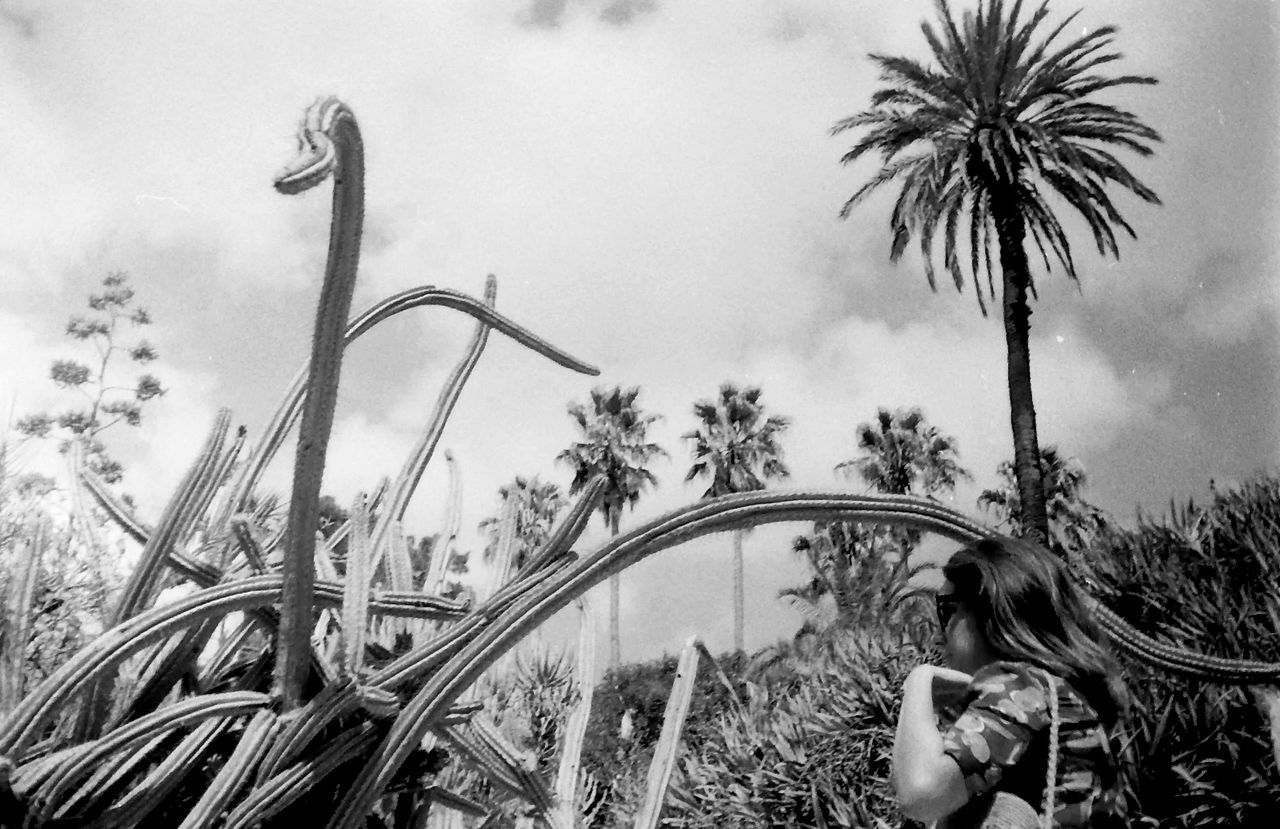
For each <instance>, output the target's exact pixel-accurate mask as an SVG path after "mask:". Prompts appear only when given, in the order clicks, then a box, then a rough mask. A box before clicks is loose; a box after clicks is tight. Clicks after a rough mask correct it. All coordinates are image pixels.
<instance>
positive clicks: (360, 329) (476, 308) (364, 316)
mask: <svg viewBox="0 0 1280 829" xmlns="http://www.w3.org/2000/svg"><path fill="white" fill-rule="evenodd" d="M434 306H440V307H444V308H449V309H452V310H455V311H461V312H463V313H464V314H468V315H470V316H472V317H474V318H475V319H477V320H479V321H480V322H482V323H484V324H485V325H486V326H488V327H489V328H492V329H494V330H496V331H499V332H501V333H502V334H505V335H506V336H508V337H510V338H511V339H513V340H515V341H516V342H517V343H519V344H520V345H523V346H525V347H526V348H528V349H530V350H532V351H534V352H536V353H538V354H541V355H542V356H544V357H546V358H547V359H549V360H551V361H552V362H553V363H555V364H557V365H560V366H563V367H565V368H567V369H569V370H570V371H575V372H578V373H579V374H586V375H589V376H593V377H594V376H596V375H598V374H599V373H600V370H599V369H598V368H596V367H595V366H593V365H591V364H590V363H586V362H583V361H582V360H579V359H577V358H576V357H574V356H573V355H571V354H569V353H568V352H565V351H561V350H560V349H558V348H556V347H555V346H553V345H551V344H550V343H549V342H547V341H546V340H544V339H542V338H541V337H539V336H538V335H537V334H534V333H533V332H532V331H530V330H529V329H527V328H525V327H524V326H522V325H520V324H519V323H517V322H515V321H513V320H511V319H508V318H507V317H505V316H503V315H502V314H500V313H498V312H497V311H494V310H493V309H491V308H488V307H486V306H485V304H484V303H483V302H481V301H480V300H477V299H475V298H474V297H471V296H469V295H467V294H464V293H462V292H461V291H455V290H453V289H451V288H436V287H434V286H432V285H424V286H422V287H419V288H410V289H409V290H406V291H402V292H400V293H398V294H395V295H393V296H390V297H388V298H387V299H384V300H383V301H382V302H379V303H377V304H376V305H373V306H371V307H370V308H368V309H367V310H365V311H364V312H363V313H361V314H360V315H359V316H357V317H355V318H353V319H352V320H351V323H350V325H348V326H347V332H346V339H345V343H346V345H350V344H351V343H352V342H353V341H355V340H356V339H357V338H359V337H360V336H361V335H362V334H364V333H366V332H367V331H369V330H370V329H371V328H373V327H374V325H376V324H378V323H381V322H383V321H384V320H387V319H390V318H391V317H393V316H395V315H396V314H399V313H402V312H404V311H408V310H410V309H413V308H426V307H434ZM307 371H308V369H307V367H304V368H303V369H302V370H301V371H299V372H298V374H297V375H295V377H294V379H293V382H292V383H290V385H289V389H288V390H287V391H286V392H285V395H284V399H283V400H281V402H280V404H279V405H278V406H277V407H276V411H275V414H274V415H273V416H272V418H271V421H270V422H269V423H268V424H267V427H266V429H264V430H263V433H262V435H260V436H259V438H258V442H257V443H256V444H255V445H254V448H253V451H252V452H250V453H249V459H248V461H247V463H246V464H245V469H244V472H243V473H241V476H240V478H239V480H238V481H237V483H236V487H235V490H234V491H233V494H232V500H231V504H232V505H233V509H234V510H243V509H244V508H245V507H246V505H247V504H248V502H249V496H250V495H251V494H252V493H253V490H254V488H255V487H256V486H257V484H258V480H259V479H260V478H261V477H262V473H263V472H264V471H265V470H266V468H267V464H269V463H270V462H271V459H272V458H274V457H275V454H276V452H277V451H278V450H279V448H280V445H281V444H282V443H283V442H284V437H285V435H286V434H288V432H289V429H290V427H291V426H292V425H293V424H294V422H295V421H296V420H297V418H298V413H299V412H300V411H301V410H302V400H303V397H304V396H305V395H306V391H307Z"/></svg>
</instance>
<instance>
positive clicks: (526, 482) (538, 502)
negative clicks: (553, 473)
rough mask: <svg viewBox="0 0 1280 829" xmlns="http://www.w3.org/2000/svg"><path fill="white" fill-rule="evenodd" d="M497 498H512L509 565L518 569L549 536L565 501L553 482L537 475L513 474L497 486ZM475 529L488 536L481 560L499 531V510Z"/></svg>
mask: <svg viewBox="0 0 1280 829" xmlns="http://www.w3.org/2000/svg"><path fill="white" fill-rule="evenodd" d="M498 498H499V501H500V503H501V504H503V505H505V504H506V502H507V499H515V527H514V533H515V542H516V549H515V553H514V555H513V556H512V561H511V566H512V567H513V568H514V569H515V572H517V573H518V572H520V571H521V570H523V569H524V564H525V561H526V560H527V559H528V558H529V556H530V555H532V554H533V553H535V552H537V550H538V548H540V547H541V546H542V545H543V544H545V543H546V542H547V540H548V539H549V538H550V537H551V530H552V527H553V526H554V525H555V521H556V516H557V515H559V513H560V510H561V509H563V508H564V507H565V506H566V505H567V504H568V503H569V501H568V499H567V498H565V497H564V495H563V494H562V493H561V492H560V487H559V486H558V485H557V484H554V483H552V482H550V481H542V480H540V479H539V478H538V476H537V475H534V476H533V477H532V478H525V477H523V476H520V475H517V476H516V477H515V480H513V481H512V482H511V483H509V484H506V485H504V486H500V487H498ZM478 529H479V530H480V531H481V532H483V533H485V534H486V535H488V536H489V543H488V545H487V546H486V547H485V550H484V553H483V558H484V560H485V561H489V560H490V558H492V556H493V553H494V551H495V550H496V549H497V546H498V539H499V537H500V536H501V534H502V510H501V509H500V510H499V511H498V514H497V515H493V516H490V517H488V518H485V519H484V520H482V521H481V522H480V525H479V527H478Z"/></svg>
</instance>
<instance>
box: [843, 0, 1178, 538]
mask: <svg viewBox="0 0 1280 829" xmlns="http://www.w3.org/2000/svg"><path fill="white" fill-rule="evenodd" d="M936 3H937V7H938V18H939V26H940V31H935V30H934V28H933V27H932V26H930V25H929V24H925V25H924V26H923V29H924V35H925V39H926V40H927V41H928V43H929V48H930V50H931V51H932V53H933V57H934V60H935V61H936V62H937V66H936V67H935V66H928V65H925V64H923V63H920V62H918V61H915V60H911V59H908V58H902V57H888V56H883V55H871V59H872V60H874V61H875V62H876V63H877V64H879V66H880V70H881V79H882V80H883V81H884V82H885V83H886V84H888V86H886V87H885V88H882V89H880V90H878V91H876V92H875V93H874V94H873V95H872V96H871V108H870V109H867V110H865V111H863V112H860V113H858V114H857V115H854V116H852V117H849V118H846V119H844V120H842V121H840V122H838V123H837V124H836V125H835V126H834V127H833V128H832V134H833V135H835V134H839V133H843V132H845V131H846V130H851V129H860V128H867V129H866V132H865V133H864V134H863V135H862V137H861V139H860V140H859V141H858V142H857V143H856V144H854V146H853V147H852V148H851V149H850V150H849V151H848V152H847V153H845V155H844V157H843V158H842V159H841V161H842V163H844V164H849V163H851V162H853V161H856V160H857V159H858V158H860V157H861V156H862V155H864V154H865V153H867V152H870V151H876V152H878V153H879V154H880V156H881V157H882V159H883V162H884V166H883V167H882V168H881V169H880V171H879V172H878V173H877V174H876V175H875V176H874V177H872V178H871V180H870V181H868V182H867V183H866V184H864V185H863V186H862V187H861V188H860V189H858V190H857V191H856V192H855V193H854V194H853V196H852V197H851V198H850V199H849V200H848V201H847V202H845V204H844V207H843V208H842V210H841V211H840V215H841V216H842V217H846V218H847V217H848V216H849V214H850V212H851V211H852V209H853V207H854V206H855V205H856V204H857V203H858V202H859V201H861V200H862V199H863V198H864V197H865V196H866V195H867V194H868V193H870V192H871V191H873V190H875V189H876V188H878V187H880V186H882V185H885V184H889V183H891V182H899V183H900V184H901V189H900V191H899V193H898V198H897V201H896V203H895V204H894V208H893V215H892V218H891V219H890V224H891V228H892V231H893V244H892V247H891V249H890V258H891V259H893V260H894V261H897V259H898V258H899V257H900V256H901V255H902V252H903V250H905V248H906V246H907V244H908V243H909V242H910V241H911V237H912V235H913V234H914V235H916V236H918V238H919V240H920V250H921V253H922V255H923V258H924V265H925V277H926V278H927V279H928V281H929V285H930V287H933V288H935V289H936V283H935V280H934V270H933V261H932V260H933V256H932V252H933V239H934V235H935V233H936V232H938V231H939V230H941V231H942V235H943V240H944V248H945V253H944V263H945V267H946V269H947V271H948V272H949V273H950V274H951V277H952V279H953V280H954V281H955V284H956V288H957V289H960V288H962V286H963V285H964V282H965V277H966V267H965V266H964V265H962V264H961V255H960V253H959V252H957V238H958V237H960V236H961V235H962V228H965V227H967V229H968V234H967V236H968V240H967V242H968V246H969V257H968V259H969V262H968V267H967V273H968V275H969V277H970V278H972V280H973V284H974V288H975V291H976V293H977V297H978V303H979V306H980V307H981V309H982V313H983V315H984V316H985V315H986V312H987V306H986V299H985V298H984V285H983V281H982V280H981V278H980V277H979V270H980V269H982V266H984V265H985V270H986V275H987V279H986V285H985V292H986V296H987V297H990V298H991V300H992V301H994V300H995V296H996V291H995V280H994V277H993V275H992V269H993V262H992V260H993V257H994V256H995V255H996V254H993V253H992V249H991V246H992V239H993V237H994V239H995V241H996V242H997V243H998V245H999V253H998V255H999V264H1000V272H1001V279H1002V285H1001V298H1002V304H1003V316H1004V329H1005V341H1006V346H1007V350H1008V385H1009V407H1010V422H1011V425H1012V428H1013V443H1014V469H1015V471H1016V473H1017V479H1018V489H1019V494H1020V497H1021V499H1022V503H1023V505H1024V507H1023V509H1024V512H1025V517H1026V521H1025V522H1024V526H1025V527H1026V529H1027V530H1028V531H1030V532H1032V533H1034V534H1037V535H1040V536H1041V537H1045V538H1047V535H1048V518H1047V516H1046V513H1045V505H1044V499H1043V493H1042V486H1041V483H1040V469H1039V464H1038V463H1037V459H1038V457H1039V443H1038V438H1037V435H1036V417H1035V407H1034V405H1033V400H1032V395H1031V360H1030V347H1029V341H1028V333H1029V331H1030V327H1031V326H1030V317H1031V309H1030V307H1029V306H1028V304H1027V292H1028V291H1031V293H1032V295H1033V296H1034V294H1035V284H1034V282H1033V280H1032V276H1031V269H1030V267H1029V265H1028V261H1027V252H1026V243H1027V237H1028V236H1030V238H1031V241H1033V242H1034V243H1035V246H1036V248H1037V250H1038V251H1039V253H1040V256H1041V259H1042V260H1043V261H1044V265H1045V269H1046V270H1049V269H1050V259H1054V260H1057V261H1058V262H1059V263H1060V264H1061V266H1062V268H1063V270H1064V272H1065V273H1066V275H1067V276H1068V277H1069V278H1071V279H1072V280H1076V279H1077V276H1076V268H1075V263H1074V260H1073V259H1072V255H1071V247H1070V244H1069V243H1068V241H1067V235H1066V231H1065V229H1064V228H1063V226H1062V224H1061V223H1060V222H1059V220H1058V217H1057V216H1056V215H1055V213H1054V208H1055V207H1057V205H1054V204H1051V203H1050V201H1049V197H1050V195H1051V194H1052V195H1056V196H1057V197H1058V198H1060V199H1061V200H1062V202H1064V203H1065V204H1066V205H1067V206H1069V207H1070V208H1072V209H1073V210H1074V211H1076V212H1077V213H1079V214H1080V215H1081V216H1082V217H1083V218H1084V220H1085V222H1086V223H1087V224H1088V226H1089V229H1090V230H1091V231H1092V234H1093V238H1094V241H1095V242H1096V244H1097V247H1098V252H1099V253H1100V254H1102V255H1104V256H1105V255H1107V254H1111V255H1113V256H1117V257H1118V256H1119V247H1118V245H1117V241H1116V232H1115V228H1116V226H1119V227H1120V228H1123V229H1124V230H1125V231H1126V232H1128V233H1129V235H1130V236H1134V235H1135V234H1134V231H1133V228H1131V227H1130V226H1129V224H1128V223H1127V222H1125V220H1124V218H1123V217H1122V216H1121V215H1120V212H1119V211H1118V210H1117V209H1116V206H1115V205H1114V204H1113V203H1112V202H1111V199H1110V198H1109V197H1108V195H1107V193H1106V188H1107V186H1108V185H1112V184H1114V185H1118V186H1120V187H1122V188H1124V189H1127V190H1129V191H1131V192H1133V193H1134V194H1136V195H1137V196H1138V197H1139V198H1141V199H1142V200H1144V201H1147V202H1151V203H1159V199H1158V198H1157V196H1156V194H1155V193H1154V192H1153V191H1152V190H1151V189H1149V188H1148V187H1146V186H1145V185H1144V184H1142V182H1140V181H1138V179H1137V178H1135V177H1134V176H1133V175H1132V174H1131V173H1130V172H1129V171H1128V170H1127V169H1126V168H1125V167H1124V165H1122V164H1121V163H1120V161H1119V160H1118V159H1117V158H1116V157H1115V155H1113V154H1112V150H1113V149H1115V148H1122V149H1129V150H1133V151H1134V152H1137V153H1138V154H1139V155H1143V156H1146V155H1150V154H1151V152H1152V150H1151V147H1150V144H1151V143H1152V142H1156V141H1159V140H1160V136H1159V135H1158V134H1157V133H1156V131H1155V130H1153V129H1151V128H1150V127H1148V126H1146V125H1145V124H1143V123H1142V122H1141V121H1140V120H1138V118H1137V117H1136V116H1134V115H1133V114H1131V113H1128V112H1125V111H1123V110H1120V109H1117V108H1115V107H1113V106H1110V105H1107V104H1101V103H1097V102H1096V101H1094V100H1092V96H1093V95H1094V94H1095V93H1098V92H1102V91H1104V90H1108V89H1112V88H1115V87H1121V86H1127V85H1132V84H1152V83H1155V79H1154V78H1149V77H1144V76H1139V75H1118V76H1105V75H1101V74H1098V72H1097V70H1098V68H1099V67H1101V66H1103V65H1104V64H1107V63H1110V62H1112V61H1115V60H1118V59H1119V57H1120V55H1119V54H1118V53H1116V52H1114V51H1111V45H1112V35H1114V34H1115V28H1114V27H1111V26H1103V27H1101V28H1097V29H1093V30H1092V31H1086V32H1084V33H1083V34H1081V35H1079V36H1077V37H1071V36H1067V38H1064V39H1063V40H1059V36H1060V35H1062V34H1063V32H1064V31H1065V30H1066V29H1067V27H1068V26H1069V25H1070V24H1071V22H1072V21H1073V20H1074V19H1075V17H1076V14H1072V15H1070V16H1069V17H1067V18H1066V19H1065V20H1064V21H1062V22H1061V23H1058V24H1057V25H1055V26H1053V27H1051V28H1049V30H1048V33H1047V34H1046V35H1044V36H1043V37H1037V34H1038V32H1039V31H1040V28H1039V27H1040V25H1041V23H1042V22H1043V21H1044V19H1045V17H1046V16H1047V14H1048V5H1049V4H1048V2H1047V0H1046V2H1044V3H1042V4H1041V5H1040V6H1039V7H1038V8H1037V9H1036V11H1035V12H1034V13H1032V14H1031V16H1030V18H1029V19H1027V20H1025V21H1022V20H1020V19H1019V18H1020V12H1021V10H1022V0H1015V2H1014V3H1013V5H1012V8H1011V9H1010V10H1009V11H1008V13H1007V14H1006V12H1005V4H1004V3H1003V2H1002V0H979V2H978V8H977V11H976V13H975V12H965V14H964V16H963V18H962V19H961V20H960V21H959V22H957V20H956V18H955V17H954V16H953V15H952V13H951V8H950V5H949V4H948V3H947V2H946V0H936ZM1077 14H1078V12H1077Z"/></svg>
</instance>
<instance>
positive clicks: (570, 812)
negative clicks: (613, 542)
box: [556, 596, 596, 827]
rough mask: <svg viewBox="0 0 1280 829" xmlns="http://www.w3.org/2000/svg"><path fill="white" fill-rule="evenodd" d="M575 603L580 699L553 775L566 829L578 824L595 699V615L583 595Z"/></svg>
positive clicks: (561, 818)
mask: <svg viewBox="0 0 1280 829" xmlns="http://www.w3.org/2000/svg"><path fill="white" fill-rule="evenodd" d="M576 604H577V605H578V614H579V619H578V659H577V662H576V663H575V664H574V667H573V673H574V676H575V678H576V680H577V684H578V696H579V699H578V704H577V705H576V706H574V709H573V711H572V712H571V713H570V714H569V719H568V720H567V721H566V723H565V727H564V746H563V748H562V749H561V752H560V767H559V769H558V770H557V773H556V800H557V801H558V803H559V809H558V811H559V822H560V824H561V825H563V826H566V827H573V826H576V825H577V823H578V821H577V809H578V773H579V770H580V769H581V767H582V746H583V743H585V742H586V738H587V724H588V723H589V722H590V720H591V703H592V701H593V700H594V698H595V679H594V677H595V668H596V665H595V663H596V625H595V615H594V614H593V613H592V612H591V604H590V602H588V601H587V597H586V596H579V597H578V600H577V602H576Z"/></svg>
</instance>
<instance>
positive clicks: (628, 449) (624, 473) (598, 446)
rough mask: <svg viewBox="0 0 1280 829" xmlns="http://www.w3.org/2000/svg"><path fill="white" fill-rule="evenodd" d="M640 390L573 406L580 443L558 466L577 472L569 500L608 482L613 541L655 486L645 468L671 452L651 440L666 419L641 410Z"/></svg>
mask: <svg viewBox="0 0 1280 829" xmlns="http://www.w3.org/2000/svg"><path fill="white" fill-rule="evenodd" d="M639 394H640V389H639V388H637V387H632V388H629V389H625V390H624V389H622V387H620V386H614V387H613V388H611V389H606V388H604V387H596V388H594V389H592V390H591V404H590V406H585V405H583V404H582V403H579V402H577V401H573V402H571V403H570V404H569V417H571V418H573V421H574V423H576V424H577V425H578V431H579V433H580V436H581V438H582V439H581V440H579V441H576V442H574V443H572V444H570V445H569V448H568V449H566V450H564V451H563V452H561V453H560V454H559V455H557V456H556V460H558V461H561V462H563V463H567V464H569V465H570V466H572V467H573V481H572V483H570V484H569V494H570V495H576V494H577V493H578V492H580V491H581V490H582V488H583V487H585V486H586V485H587V484H588V483H590V481H591V480H592V479H593V478H595V476H596V475H600V474H603V475H604V476H605V477H606V480H607V481H608V482H607V483H606V485H605V490H604V496H603V498H602V500H601V503H600V515H601V517H602V518H603V519H604V523H605V525H606V526H607V527H608V528H609V533H610V534H611V535H617V534H618V519H619V518H620V517H621V515H622V508H623V506H624V505H627V506H630V507H631V508H632V509H635V505H636V502H637V501H638V500H640V493H641V492H642V491H643V490H644V489H645V487H647V486H656V485H657V483H658V480H657V478H655V477H654V475H653V473H652V472H650V471H649V470H648V469H646V468H645V464H648V463H650V462H651V461H652V460H654V459H655V458H657V457H659V456H665V455H666V454H667V453H666V450H664V449H663V448H662V447H661V446H658V445H657V444H656V443H650V442H648V440H647V433H648V429H649V426H650V425H651V424H652V423H653V422H654V421H656V420H658V419H660V418H661V417H662V416H661V415H657V414H648V413H646V412H644V411H643V410H642V409H641V408H640V407H639V406H637V405H636V397H637V396H638V395H639ZM618 593H619V590H618V577H617V576H616V575H614V576H611V577H610V578H609V665H610V667H617V665H618V663H619V662H621V659H622V645H621V641H620V639H619V633H618Z"/></svg>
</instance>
